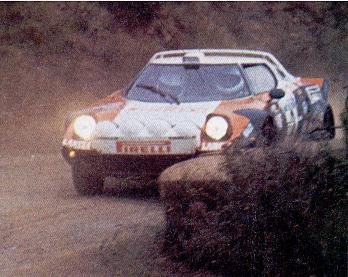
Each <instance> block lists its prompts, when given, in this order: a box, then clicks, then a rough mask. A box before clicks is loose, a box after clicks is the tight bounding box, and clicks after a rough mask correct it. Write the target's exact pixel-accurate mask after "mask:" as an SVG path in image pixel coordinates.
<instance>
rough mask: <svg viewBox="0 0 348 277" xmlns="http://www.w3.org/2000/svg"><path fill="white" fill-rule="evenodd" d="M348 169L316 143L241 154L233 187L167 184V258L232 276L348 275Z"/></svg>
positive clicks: (233, 162)
mask: <svg viewBox="0 0 348 277" xmlns="http://www.w3.org/2000/svg"><path fill="white" fill-rule="evenodd" d="M347 168H348V163H347V160H344V159H338V158H337V157H334V156H332V155H331V154H330V153H329V152H327V151H324V150H322V151H320V152H319V153H318V152H317V151H316V150H314V149H312V148H311V147H308V145H306V146H304V147H303V146H300V147H297V148H293V147H288V146H282V147H280V148H277V149H274V148H272V149H269V148H265V149H263V150H260V149H258V150H255V149H253V150H245V151H233V152H232V153H229V154H228V155H227V156H226V162H225V166H224V168H221V171H222V172H227V173H228V174H229V181H227V182H219V179H216V181H215V182H202V181H201V182H191V181H190V182H187V181H185V179H182V180H181V181H179V182H176V183H170V182H169V183H166V184H164V185H162V187H161V195H162V196H163V198H164V201H165V203H166V222H167V227H166V235H165V243H164V250H165V253H166V255H167V256H168V257H170V258H171V259H173V260H175V261H177V262H184V263H185V264H188V265H189V266H190V267H191V268H193V269H195V270H197V269H200V270H202V269H206V270H210V271H212V272H215V273H218V274H222V275H227V276H345V274H346V265H347V257H346V253H347V220H346V215H347V212H348V210H347V195H346V187H347V184H348V183H347V181H348V171H347Z"/></svg>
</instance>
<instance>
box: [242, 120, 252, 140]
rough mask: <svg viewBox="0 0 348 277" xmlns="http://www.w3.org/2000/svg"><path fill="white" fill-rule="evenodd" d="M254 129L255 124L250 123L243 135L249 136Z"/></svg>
mask: <svg viewBox="0 0 348 277" xmlns="http://www.w3.org/2000/svg"><path fill="white" fill-rule="evenodd" d="M253 130H254V126H253V125H252V124H251V123H249V124H248V126H247V127H246V128H245V130H244V132H243V136H244V137H245V138H247V137H249V136H250V134H251V133H252V131H253Z"/></svg>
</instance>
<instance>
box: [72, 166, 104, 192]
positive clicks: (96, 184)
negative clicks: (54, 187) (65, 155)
mask: <svg viewBox="0 0 348 277" xmlns="http://www.w3.org/2000/svg"><path fill="white" fill-rule="evenodd" d="M71 169H72V178H73V182H74V187H75V189H76V191H77V192H78V193H79V194H81V195H95V194H101V193H102V192H103V187H104V176H102V175H100V174H99V173H96V172H95V170H93V169H92V168H91V167H89V166H86V165H85V164H83V163H75V164H73V165H72V168H71Z"/></svg>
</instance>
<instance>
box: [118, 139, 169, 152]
mask: <svg viewBox="0 0 348 277" xmlns="http://www.w3.org/2000/svg"><path fill="white" fill-rule="evenodd" d="M116 152H117V153H118V154H127V155H166V154H170V153H171V142H170V141H146V142H145V141H144V142H142V141H117V142H116Z"/></svg>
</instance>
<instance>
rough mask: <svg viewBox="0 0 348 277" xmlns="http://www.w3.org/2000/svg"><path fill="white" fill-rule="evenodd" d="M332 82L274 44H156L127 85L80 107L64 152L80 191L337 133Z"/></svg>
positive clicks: (70, 122) (68, 128)
mask: <svg viewBox="0 0 348 277" xmlns="http://www.w3.org/2000/svg"><path fill="white" fill-rule="evenodd" d="M328 92H329V82H328V80H324V79H321V78H303V77H295V76H293V75H291V74H290V73H289V72H288V71H287V70H286V69H285V68H284V67H283V65H282V64H281V63H280V62H279V61H278V60H277V59H276V58H275V57H274V56H273V55H272V54H270V53H266V52H260V51H248V50H232V49H219V50H216V49H206V50H177V51H165V52H159V53H156V54H155V55H154V56H153V57H152V58H151V59H150V61H149V62H148V63H147V64H146V66H145V67H144V68H143V69H142V71H141V72H140V73H139V75H138V76H137V77H136V78H135V80H134V81H133V82H132V83H131V84H130V85H129V86H128V87H127V88H126V89H124V90H120V91H117V92H115V93H113V94H111V95H110V96H108V97H106V98H104V99H101V100H100V101H98V102H97V103H95V104H94V105H93V106H91V107H88V108H86V109H84V110H81V111H77V112H74V113H72V114H71V115H70V116H69V117H68V119H67V122H66V132H65V135H64V139H63V142H62V153H63V156H64V157H65V159H66V160H67V161H68V162H69V163H70V164H71V167H72V175H73V181H74V185H75V187H76V189H77V191H78V192H79V193H81V194H95V193H99V192H101V191H102V189H103V181H104V178H105V177H107V176H114V177H120V178H124V177H128V176H132V175H134V174H136V175H137V176H139V175H140V176H150V177H156V176H157V175H158V174H159V173H160V172H161V171H162V170H164V169H165V168H167V167H168V166H170V165H172V164H174V163H176V162H179V161H182V160H186V159H189V158H192V157H196V156H198V155H202V154H211V153H220V152H223V151H225V150H226V149H229V148H231V147H232V148H233V147H251V146H258V145H265V144H272V143H274V142H276V141H279V140H282V139H284V138H286V137H288V138H289V137H301V138H303V139H332V138H333V137H334V136H335V129H334V117H333V112H332V109H331V107H330V105H329V103H328Z"/></svg>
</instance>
